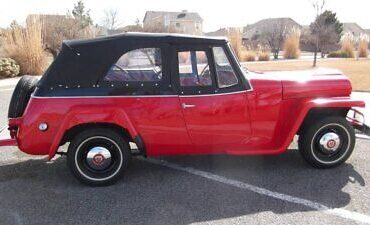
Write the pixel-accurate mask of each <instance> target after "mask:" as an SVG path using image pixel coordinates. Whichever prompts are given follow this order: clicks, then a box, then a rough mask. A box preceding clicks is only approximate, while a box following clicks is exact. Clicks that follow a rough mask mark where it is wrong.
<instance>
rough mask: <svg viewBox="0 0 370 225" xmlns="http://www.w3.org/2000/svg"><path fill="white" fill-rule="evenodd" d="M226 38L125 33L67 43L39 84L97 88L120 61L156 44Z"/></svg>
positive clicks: (221, 39)
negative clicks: (123, 55)
mask: <svg viewBox="0 0 370 225" xmlns="http://www.w3.org/2000/svg"><path fill="white" fill-rule="evenodd" d="M225 42H226V39H225V38H215V37H198V36H189V35H180V34H153V33H125V34H119V35H113V36H106V37H100V38H94V39H85V40H70V41H64V42H63V45H62V49H61V52H60V53H59V55H58V57H57V58H56V59H55V60H54V62H53V63H52V65H51V66H50V67H49V68H48V70H47V71H46V72H45V74H44V76H43V77H42V78H41V80H40V82H39V86H40V87H57V86H70V87H74V86H81V87H83V86H89V87H91V86H93V85H95V84H96V83H97V82H98V81H99V79H100V78H101V76H103V75H104V74H105V73H106V72H107V71H108V70H109V68H110V66H111V65H112V64H113V63H115V62H116V61H117V60H118V59H119V57H120V56H121V55H122V54H123V53H125V52H127V51H129V50H132V49H136V48H145V47H152V46H153V44H155V45H156V46H161V45H164V44H176V43H184V44H185V43H191V44H195V45H196V44H224V43H225Z"/></svg>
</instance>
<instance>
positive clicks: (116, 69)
mask: <svg viewBox="0 0 370 225" xmlns="http://www.w3.org/2000/svg"><path fill="white" fill-rule="evenodd" d="M161 79H162V56H161V49H160V48H140V49H135V50H132V51H129V52H127V53H125V54H123V55H122V56H121V57H120V58H119V59H118V61H117V62H116V63H114V64H113V65H112V66H111V68H110V69H109V71H108V73H107V74H106V75H105V77H104V80H105V81H122V82H145V81H151V82H157V81H160V80H161Z"/></svg>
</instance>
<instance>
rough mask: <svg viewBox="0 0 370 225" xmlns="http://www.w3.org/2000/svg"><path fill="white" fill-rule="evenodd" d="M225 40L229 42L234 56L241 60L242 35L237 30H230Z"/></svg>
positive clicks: (242, 49)
mask: <svg viewBox="0 0 370 225" xmlns="http://www.w3.org/2000/svg"><path fill="white" fill-rule="evenodd" d="M227 38H228V39H229V41H230V45H231V47H232V48H233V50H234V52H235V54H236V56H238V58H239V59H240V60H241V54H243V51H244V47H243V43H242V33H241V32H240V31H239V30H236V29H231V30H230V31H229V32H228V34H227Z"/></svg>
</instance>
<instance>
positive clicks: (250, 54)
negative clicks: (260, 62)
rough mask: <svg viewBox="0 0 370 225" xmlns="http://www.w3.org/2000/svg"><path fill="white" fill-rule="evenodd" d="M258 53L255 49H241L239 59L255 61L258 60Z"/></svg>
mask: <svg viewBox="0 0 370 225" xmlns="http://www.w3.org/2000/svg"><path fill="white" fill-rule="evenodd" d="M256 58H257V54H256V53H255V52H254V51H246V50H243V51H240V52H239V60H240V61H241V62H253V61H256Z"/></svg>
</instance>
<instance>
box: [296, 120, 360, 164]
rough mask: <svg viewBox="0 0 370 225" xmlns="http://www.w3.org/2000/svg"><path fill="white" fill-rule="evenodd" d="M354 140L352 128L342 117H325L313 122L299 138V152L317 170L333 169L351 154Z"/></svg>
mask: <svg viewBox="0 0 370 225" xmlns="http://www.w3.org/2000/svg"><path fill="white" fill-rule="evenodd" d="M355 142H356V138H355V132H354V130H353V128H352V126H351V125H350V124H349V123H348V122H347V120H346V119H344V118H342V117H327V118H324V119H322V120H318V121H316V122H314V123H313V124H312V125H311V126H309V127H307V128H306V129H304V130H303V132H302V134H301V135H300V136H299V140H298V145H299V151H300V153H301V155H302V156H303V158H304V159H305V160H306V161H307V162H308V163H309V164H311V165H312V166H314V167H317V168H330V167H335V166H338V165H340V164H342V163H343V162H345V161H346V160H347V159H348V158H349V157H350V156H351V154H352V152H353V149H354V146H355Z"/></svg>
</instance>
